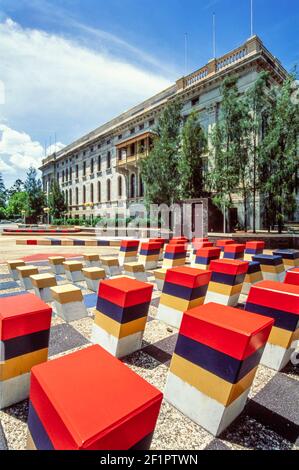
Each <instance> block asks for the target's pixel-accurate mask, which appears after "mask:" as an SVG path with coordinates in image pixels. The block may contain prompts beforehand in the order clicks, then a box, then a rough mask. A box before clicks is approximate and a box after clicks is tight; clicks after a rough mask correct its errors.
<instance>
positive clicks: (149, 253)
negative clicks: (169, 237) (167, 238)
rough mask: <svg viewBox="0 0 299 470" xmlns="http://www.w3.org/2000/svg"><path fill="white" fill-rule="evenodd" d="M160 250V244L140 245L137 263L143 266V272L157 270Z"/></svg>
mask: <svg viewBox="0 0 299 470" xmlns="http://www.w3.org/2000/svg"><path fill="white" fill-rule="evenodd" d="M160 249H161V243H160V242H151V243H149V242H148V243H141V247H140V252H139V257H138V262H139V263H142V264H143V266H144V269H145V270H148V269H156V268H157V266H158V261H159V256H160Z"/></svg>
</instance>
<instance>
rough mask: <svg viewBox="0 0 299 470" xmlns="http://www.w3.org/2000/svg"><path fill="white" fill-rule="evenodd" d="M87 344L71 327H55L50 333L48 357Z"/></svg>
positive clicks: (64, 325)
mask: <svg viewBox="0 0 299 470" xmlns="http://www.w3.org/2000/svg"><path fill="white" fill-rule="evenodd" d="M89 342H90V341H88V339H86V338H84V336H83V335H81V334H80V333H79V332H78V331H77V330H75V328H73V327H72V325H68V324H67V323H62V324H61V325H55V326H53V327H52V328H51V331H50V344H49V356H55V355H56V354H60V353H62V352H64V351H68V350H69V349H73V348H76V347H80V346H84V345H85V344H88V343H89Z"/></svg>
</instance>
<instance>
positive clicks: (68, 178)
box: [40, 36, 287, 220]
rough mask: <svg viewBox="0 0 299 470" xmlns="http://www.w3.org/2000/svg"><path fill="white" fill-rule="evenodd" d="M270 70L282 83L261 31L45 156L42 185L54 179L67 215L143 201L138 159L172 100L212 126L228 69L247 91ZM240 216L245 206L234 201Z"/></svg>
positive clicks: (93, 212)
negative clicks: (261, 73)
mask: <svg viewBox="0 0 299 470" xmlns="http://www.w3.org/2000/svg"><path fill="white" fill-rule="evenodd" d="M262 70H267V71H268V72H269V73H270V77H271V79H272V81H273V83H277V84H280V83H282V81H283V80H284V79H285V77H286V75H287V72H286V71H285V69H284V68H283V67H282V65H281V63H280V62H279V61H278V60H277V59H276V58H275V57H273V55H272V54H271V53H270V52H269V51H268V50H267V49H266V48H265V46H264V45H263V43H262V42H261V40H260V39H259V38H258V37H257V36H253V37H251V38H249V39H248V40H247V41H246V42H245V43H244V44H243V45H242V46H240V47H238V48H237V49H235V50H233V51H231V52H229V53H227V54H225V55H224V56H222V57H220V58H217V59H212V60H210V61H209V62H208V63H207V64H206V65H204V66H203V67H201V68H200V69H199V70H197V71H195V72H194V73H191V74H190V75H188V76H186V77H182V78H180V79H178V80H177V81H176V83H175V84H173V85H172V86H170V87H169V88H167V89H166V90H164V91H162V92H161V93H158V94H157V95H155V96H153V97H152V98H150V99H148V100H146V101H144V102H142V103H141V104H139V105H137V106H135V107H133V108H132V109H130V110H129V111H127V112H125V113H123V114H121V115H120V116H118V117H116V118H115V119H112V120H111V121H109V122H107V123H106V124H104V125H102V126H100V127H99V128H97V129H95V130H94V131H92V132H90V133H89V134H87V135H85V136H83V137H81V138H80V139H78V140H76V141H75V142H73V143H71V144H70V145H68V146H66V147H64V148H63V149H62V150H60V151H59V152H57V153H54V154H52V155H50V156H48V157H46V158H45V159H44V160H43V161H42V166H41V168H40V169H41V171H42V180H43V188H44V191H45V192H46V193H49V191H50V187H51V182H52V181H53V180H54V179H56V180H57V181H58V182H59V185H60V187H61V189H62V191H63V193H64V197H65V201H66V204H67V207H68V210H67V215H68V216H69V217H83V218H85V217H90V216H94V217H96V216H98V215H101V216H103V215H106V216H109V215H110V214H111V213H112V211H113V207H116V206H117V205H118V206H123V207H124V208H125V207H127V206H128V205H129V204H131V203H138V202H142V200H143V197H144V186H143V182H142V179H141V176H140V165H139V162H140V160H141V159H142V158H146V156H147V155H148V153H149V151H150V149H151V146H152V143H153V136H154V134H153V129H154V127H155V123H156V121H157V118H158V116H159V114H160V112H161V110H162V109H163V107H164V106H165V105H166V103H167V102H168V101H169V100H173V99H175V98H177V99H179V100H180V101H181V102H182V103H183V108H182V113H183V116H187V115H188V114H189V113H190V111H191V110H192V109H196V110H198V111H199V116H200V121H201V124H202V126H203V128H204V129H205V130H206V131H209V130H210V129H211V128H212V126H213V125H214V124H215V122H216V121H217V119H218V115H219V108H220V103H221V93H220V87H221V83H222V81H223V79H224V78H225V77H226V76H227V75H228V74H236V75H237V76H238V87H239V90H240V92H244V91H245V90H246V89H247V88H248V87H250V86H252V84H253V83H254V81H255V79H256V77H257V74H258V73H259V72H261V71H262ZM236 207H238V211H239V214H238V216H239V219H240V220H242V212H241V206H240V205H239V204H238V201H236Z"/></svg>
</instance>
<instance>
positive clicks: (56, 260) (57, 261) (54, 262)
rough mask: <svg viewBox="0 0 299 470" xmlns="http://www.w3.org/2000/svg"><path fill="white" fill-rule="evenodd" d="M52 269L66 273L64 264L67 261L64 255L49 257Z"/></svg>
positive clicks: (59, 272) (55, 271) (57, 272)
mask: <svg viewBox="0 0 299 470" xmlns="http://www.w3.org/2000/svg"><path fill="white" fill-rule="evenodd" d="M48 260H49V264H50V267H51V270H52V271H53V273H54V274H58V275H59V274H64V273H65V270H64V266H63V263H64V262H65V257H64V256H49V258H48Z"/></svg>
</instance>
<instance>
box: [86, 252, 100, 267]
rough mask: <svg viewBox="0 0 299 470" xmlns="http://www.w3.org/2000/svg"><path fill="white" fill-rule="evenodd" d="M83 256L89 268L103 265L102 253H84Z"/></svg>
mask: <svg viewBox="0 0 299 470" xmlns="http://www.w3.org/2000/svg"><path fill="white" fill-rule="evenodd" d="M83 258H84V261H85V266H86V267H87V268H99V267H100V266H101V261H100V255H99V254H98V253H84V254H83Z"/></svg>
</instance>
